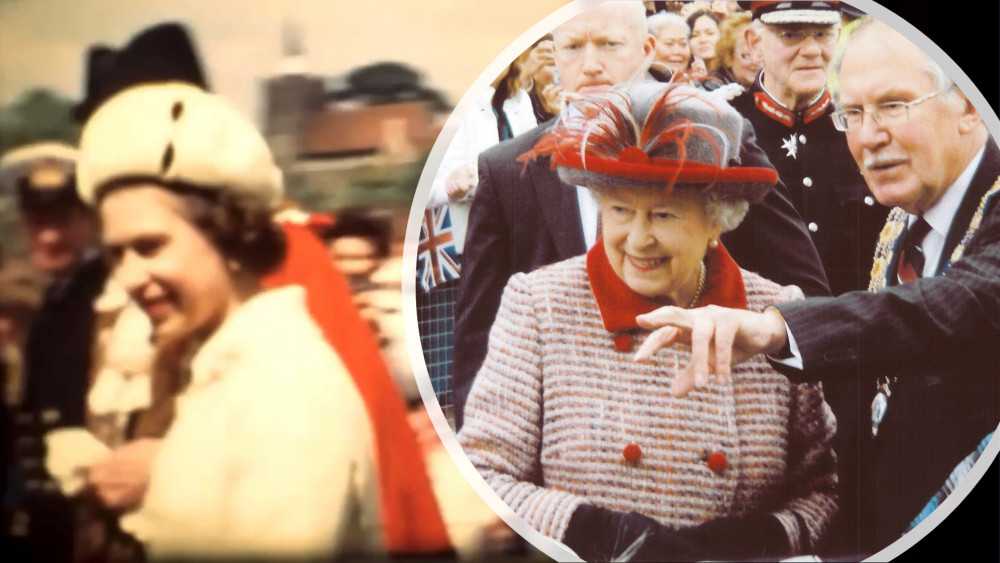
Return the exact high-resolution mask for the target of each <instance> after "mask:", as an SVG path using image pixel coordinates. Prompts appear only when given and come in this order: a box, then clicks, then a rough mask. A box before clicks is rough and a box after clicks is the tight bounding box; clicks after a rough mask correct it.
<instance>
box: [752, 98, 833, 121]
mask: <svg viewBox="0 0 1000 563" xmlns="http://www.w3.org/2000/svg"><path fill="white" fill-rule="evenodd" d="M753 101H754V105H756V106H757V109H759V110H760V111H761V112H763V113H764V115H766V116H768V117H770V118H771V119H773V120H775V121H777V122H778V123H781V124H782V125H785V126H787V127H791V126H793V125H795V122H796V121H801V122H802V123H811V122H813V121H816V119H818V118H819V117H821V116H822V115H823V113H824V112H826V108H828V107H829V106H830V102H831V101H832V98H831V97H830V93H829V92H827V91H825V90H824V91H823V95H822V96H820V97H819V99H818V100H816V101H815V102H814V103H813V104H812V105H810V106H809V107H807V108H806V109H804V110H802V111H799V112H794V111H791V110H789V109H788V108H786V107H785V106H783V105H781V104H780V103H779V102H778V101H777V100H775V99H774V98H772V97H771V96H770V94H768V93H767V91H765V90H764V89H761V91H760V92H756V93H755V94H754V95H753Z"/></svg>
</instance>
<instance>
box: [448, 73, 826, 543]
mask: <svg viewBox="0 0 1000 563" xmlns="http://www.w3.org/2000/svg"><path fill="white" fill-rule="evenodd" d="M743 123H744V121H743V120H742V119H741V118H740V117H739V115H738V114H737V113H736V112H735V111H734V110H733V109H732V108H731V107H729V106H728V105H727V104H725V102H722V101H716V100H715V99H711V98H709V97H706V94H704V93H700V92H698V91H695V90H694V89H691V88H689V87H686V86H678V85H669V84H659V83H643V84H638V85H634V86H632V87H630V88H629V89H628V90H625V91H619V92H615V93H612V94H610V95H609V96H608V97H606V98H601V99H592V100H588V101H585V102H582V103H581V104H579V105H578V106H577V109H576V110H575V111H573V112H571V113H570V117H568V118H566V119H564V120H562V121H561V122H559V123H558V124H557V125H556V126H555V127H554V128H553V129H552V130H551V131H550V132H549V133H547V134H546V135H545V136H544V137H543V138H542V139H541V140H540V141H539V142H538V144H537V145H536V146H535V147H534V148H533V150H532V151H531V152H529V153H528V154H526V155H524V156H523V157H522V158H524V159H530V158H535V157H537V156H539V155H550V156H551V158H552V162H553V166H557V167H558V171H559V174H560V177H561V178H562V179H563V181H565V182H566V183H567V184H570V185H582V186H586V187H588V188H590V189H591V191H592V192H593V194H594V196H595V197H596V199H597V201H598V203H599V205H600V210H601V223H602V224H603V227H602V229H603V231H602V232H603V236H602V237H601V238H600V239H599V240H598V241H597V243H596V244H595V245H594V247H593V248H592V249H591V250H590V251H589V252H588V253H587V255H585V256H579V257H577V258H573V259H570V260H567V261H565V262H561V263H558V264H554V265H552V266H548V267H545V268H542V269H540V270H537V271H535V272H532V273H530V274H517V275H515V276H513V277H512V278H511V279H510V281H509V283H508V284H507V288H506V290H505V291H504V294H503V299H502V305H501V307H500V311H499V313H498V314H497V318H496V321H495V323H494V325H493V330H492V332H491V334H490V342H489V352H488V354H487V358H486V361H485V363H484V365H483V367H482V369H481V371H480V372H479V374H478V375H477V377H476V381H475V384H474V386H473V388H472V392H471V394H470V396H469V402H468V406H467V407H466V408H467V411H466V422H465V426H464V427H463V428H462V431H461V433H460V434H459V441H460V443H461V444H462V446H463V448H464V449H465V452H466V453H467V454H468V456H469V458H470V459H471V461H472V462H473V464H474V465H475V466H476V467H477V468H478V470H479V472H480V473H481V474H482V476H483V477H484V478H485V480H486V482H487V483H488V484H489V485H490V486H491V487H492V488H493V489H494V490H495V491H496V492H497V493H498V494H499V495H500V497H501V498H503V500H504V501H506V502H507V504H509V505H510V507H511V508H512V509H513V510H514V512H515V513H517V514H518V515H519V516H521V517H522V518H524V519H525V520H527V522H528V523H529V524H530V525H532V526H534V527H535V528H537V529H538V530H540V531H541V532H542V533H544V534H546V535H548V536H550V537H552V538H554V539H556V540H560V541H562V542H563V543H565V544H566V545H567V546H569V547H570V548H572V549H573V550H575V551H576V552H577V553H578V554H579V555H580V556H581V557H583V558H584V559H587V560H609V559H612V558H625V559H631V560H643V559H650V560H664V559H666V560H676V559H709V558H710V559H745V558H751V557H781V556H785V555H790V554H794V553H800V552H809V551H810V550H812V549H814V548H815V547H816V544H817V541H818V540H819V539H820V536H821V535H822V534H823V532H824V530H825V529H826V528H827V526H828V524H829V522H830V520H831V518H832V517H833V515H834V513H835V511H836V495H835V493H834V488H835V485H836V474H835V457H834V454H833V451H832V449H831V439H832V436H833V432H834V419H833V416H832V414H831V412H830V410H829V407H828V406H827V404H826V403H825V402H824V399H823V394H822V391H821V389H820V388H819V387H818V386H815V385H793V384H791V383H789V381H788V380H787V379H785V378H784V377H783V376H782V375H780V374H779V373H778V372H776V371H774V370H773V369H772V368H771V367H770V366H769V365H768V363H767V361H766V360H765V359H764V358H763V357H760V358H757V359H755V360H754V361H750V362H748V363H745V364H742V365H741V366H739V367H737V368H735V369H734V375H733V376H732V377H731V378H730V380H729V381H728V382H727V383H725V384H715V383H710V384H708V385H706V386H704V387H702V388H699V389H698V390H696V391H694V392H692V393H690V394H689V395H687V396H686V397H675V396H673V394H672V393H671V385H672V382H673V379H674V376H675V374H676V373H677V370H678V369H679V368H678V366H686V365H688V355H689V351H688V350H687V349H685V348H683V347H680V346H675V347H673V348H670V349H667V350H664V351H662V352H660V353H659V354H657V355H656V356H654V357H653V358H652V359H651V360H649V361H645V362H637V361H635V360H634V359H633V355H634V354H635V350H636V348H637V347H638V346H639V345H641V344H642V342H643V341H644V339H645V338H646V337H647V336H648V334H649V331H648V330H646V329H645V328H643V327H641V326H638V325H637V323H636V316H637V315H640V314H643V313H646V312H649V311H652V310H654V309H656V308H658V307H660V306H662V305H665V304H672V305H677V306H682V307H695V306H698V307H702V306H706V305H719V306H725V307H743V308H747V309H751V310H756V311H761V310H763V309H765V308H766V307H767V306H769V305H771V304H773V303H778V302H783V301H788V300H792V299H800V298H801V297H802V293H801V291H800V290H799V289H798V288H797V287H782V286H779V285H777V284H775V283H772V282H770V281H768V280H766V279H763V278H761V277H760V276H758V275H756V274H754V273H753V272H748V271H745V270H741V269H740V268H739V266H738V265H737V264H736V263H734V262H733V260H732V258H730V257H729V254H728V253H727V252H726V249H725V248H724V247H723V245H722V244H720V243H719V240H718V239H719V235H720V234H721V233H723V232H725V231H728V230H731V229H733V228H735V227H736V226H737V225H738V224H739V223H740V221H741V220H742V219H743V216H744V215H745V214H746V212H747V209H748V207H749V205H750V203H752V202H756V201H758V200H759V199H760V198H761V197H763V196H764V194H765V193H766V192H767V191H768V190H769V189H771V187H772V186H773V184H774V183H775V182H776V174H775V172H774V171H773V170H771V169H767V168H748V167H742V166H740V165H739V162H738V155H739V152H740V147H739V140H740V139H741V138H742V127H743ZM566 189H570V188H566Z"/></svg>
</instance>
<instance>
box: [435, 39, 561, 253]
mask: <svg viewBox="0 0 1000 563" xmlns="http://www.w3.org/2000/svg"><path fill="white" fill-rule="evenodd" d="M543 43H544V45H543ZM536 49H541V51H543V52H544V51H547V54H546V55H535V58H534V59H532V56H533V53H534V52H535V51H536ZM529 60H531V63H532V64H530V65H529V67H530V75H529V74H525V73H524V72H522V69H523V68H524V66H525V64H526V63H528V62H529ZM543 68H545V69H548V70H552V69H554V68H555V63H554V60H553V59H552V42H551V41H550V40H546V39H544V38H543V39H540V40H539V42H538V43H536V44H535V45H533V46H532V47H531V48H530V49H528V50H527V51H525V52H524V53H522V54H521V55H520V56H519V57H518V58H516V59H514V60H513V61H512V62H511V63H510V64H509V65H508V66H507V68H506V70H504V72H502V73H501V74H500V76H498V77H497V78H496V80H494V81H493V84H492V86H491V87H490V88H489V89H488V90H487V91H486V92H485V93H484V94H483V96H482V97H480V99H479V100H478V101H477V103H476V106H475V107H474V108H473V109H472V111H471V112H470V113H469V115H468V116H467V117H466V118H465V121H463V122H462V125H461V126H460V127H459V128H458V131H457V132H456V133H455V137H454V139H452V141H451V144H450V145H449V146H448V151H447V152H446V153H445V154H444V158H443V159H442V160H441V166H440V168H438V173H437V175H436V176H435V177H434V182H433V183H432V184H431V193H430V196H429V199H428V201H427V207H428V208H432V207H438V206H440V205H445V204H447V205H448V208H449V211H450V213H451V224H452V228H453V233H454V240H455V249H456V251H457V252H458V253H459V254H461V253H462V251H463V249H464V248H465V231H466V228H467V226H468V223H469V212H470V209H471V206H472V198H473V197H474V196H475V195H476V187H477V186H478V185H479V174H478V170H477V162H478V159H479V153H480V152H482V151H484V150H486V149H488V148H490V147H492V146H493V145H495V144H497V143H499V142H500V141H505V140H507V139H510V138H512V137H514V136H517V135H520V134H521V133H524V132H525V131H527V130H529V129H532V128H534V127H535V126H536V125H538V121H537V117H536V113H535V108H534V106H533V104H532V100H531V97H530V95H529V92H528V90H526V89H525V87H526V86H528V87H530V88H533V87H534V85H535V82H534V76H535V75H536V74H541V73H540V72H539V71H540V70H542V69H543ZM539 85H541V84H540V83H539ZM542 98H545V96H544V95H543V96H542Z"/></svg>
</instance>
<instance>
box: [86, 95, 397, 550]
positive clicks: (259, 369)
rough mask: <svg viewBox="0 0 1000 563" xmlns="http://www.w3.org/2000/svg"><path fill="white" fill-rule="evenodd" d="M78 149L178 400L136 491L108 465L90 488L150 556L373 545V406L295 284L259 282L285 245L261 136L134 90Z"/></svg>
mask: <svg viewBox="0 0 1000 563" xmlns="http://www.w3.org/2000/svg"><path fill="white" fill-rule="evenodd" d="M124 139H127V140H128V141H127V142H125V141H123V140H124ZM80 155H81V156H80V160H79V165H78V169H77V173H78V178H79V190H80V195H81V198H82V199H83V200H84V201H86V202H88V203H91V204H93V205H94V206H95V207H96V208H97V211H98V213H99V217H100V221H101V235H102V239H103V241H104V243H105V246H106V249H107V250H106V252H107V256H108V259H109V263H110V266H111V273H112V276H113V277H114V279H115V280H116V281H118V282H119V283H120V285H121V286H122V287H123V288H124V289H125V290H126V291H127V292H128V294H129V296H130V297H131V298H132V300H134V301H135V302H136V303H137V304H138V305H139V306H140V307H141V308H142V310H143V311H144V312H145V313H146V315H147V316H148V317H149V319H150V321H151V323H152V326H153V340H154V343H155V344H156V348H157V356H158V361H157V366H158V368H157V375H156V377H157V378H158V379H161V380H162V379H167V378H169V379H172V383H171V385H170V386H171V387H172V388H173V389H174V392H175V393H176V409H175V414H174V417H173V420H172V422H171V423H170V425H169V429H168V430H167V432H166V434H165V435H164V436H163V438H162V439H150V440H145V441H143V445H144V448H143V450H144V452H145V454H143V455H142V456H140V457H141V459H140V457H136V458H134V459H131V460H130V461H131V462H132V463H133V465H132V467H131V469H130V470H131V471H140V472H141V473H145V474H148V477H147V482H146V483H145V484H144V485H143V486H142V487H141V488H140V490H139V493H138V498H133V499H131V500H123V499H121V498H119V496H120V495H117V494H115V491H114V487H113V486H112V484H111V483H110V481H113V480H114V475H113V474H112V473H113V470H116V469H115V466H114V465H113V464H111V463H108V464H102V465H98V466H95V467H94V468H92V469H91V470H90V471H89V472H88V474H87V475H88V480H89V481H90V483H89V484H90V486H92V487H93V488H94V490H95V491H96V492H97V495H98V496H99V497H100V498H101V499H102V500H103V501H104V502H105V503H107V504H109V505H111V507H112V508H115V509H118V510H122V509H124V510H125V511H126V514H125V515H124V517H123V518H122V520H121V526H122V528H123V529H125V530H126V531H128V532H130V533H132V534H133V535H134V536H135V537H136V538H138V539H139V540H141V541H142V542H143V544H144V545H145V547H146V549H147V552H148V554H149V555H150V557H152V558H155V559H160V558H177V557H196V558H204V557H209V556H212V557H220V556H221V557H227V558H231V557H254V558H259V557H265V558H273V557H275V556H280V557H292V558H298V557H305V556H309V557H313V556H323V555H327V554H330V553H333V552H335V551H348V552H355V551H366V552H367V551H379V550H380V549H381V547H380V541H381V539H382V538H381V536H382V533H383V528H382V525H381V523H380V514H379V512H380V509H379V507H380V503H379V480H378V476H377V471H376V467H375V462H374V460H375V444H374V442H375V440H374V432H373V429H372V424H371V423H370V418H369V416H368V414H367V413H366V410H365V402H364V400H363V399H362V397H361V395H360V394H359V390H358V388H357V387H356V385H355V383H354V381H353V380H352V378H351V375H350V374H349V373H348V371H347V369H346V367H345V364H344V361H342V359H341V357H340V355H339V354H338V353H337V352H335V351H334V349H333V348H332V347H331V346H330V345H328V344H327V342H326V340H325V339H324V333H323V329H322V328H321V327H320V326H319V325H318V324H317V322H316V321H314V320H313V318H312V316H311V314H310V309H309V308H308V304H307V295H306V292H305V291H304V288H303V287H301V286H295V285H287V286H284V287H280V288H275V289H265V287H264V279H265V276H266V275H268V274H269V273H271V272H272V271H275V270H276V269H277V268H278V267H279V266H280V265H281V264H282V263H283V260H284V259H285V254H286V238H285V237H284V236H283V231H282V229H281V227H279V226H278V225H277V224H276V223H274V222H273V221H272V219H271V217H272V214H273V212H274V211H275V210H276V207H277V204H278V203H279V202H280V200H281V196H282V185H281V176H280V174H279V173H278V172H277V169H276V168H275V167H274V164H273V160H272V158H271V154H270V151H269V150H268V148H267V146H266V144H265V143H264V140H263V138H261V136H260V134H259V133H258V132H257V131H256V129H255V128H254V126H253V125H252V124H251V123H250V122H249V121H247V120H246V119H245V118H243V117H242V116H241V115H240V114H239V113H238V112H236V111H235V110H234V109H233V108H232V107H231V106H229V105H228V104H227V103H225V102H223V101H222V100H221V99H220V98H218V97H216V96H214V95H211V94H208V93H206V92H204V91H203V90H201V89H200V88H197V87H194V86H189V85H183V84H179V83H165V84H157V85H148V86H137V87H133V88H130V89H127V90H125V91H124V92H122V93H120V94H117V95H116V96H114V97H112V98H111V99H110V100H108V101H107V102H105V103H104V104H103V105H102V106H100V107H99V108H98V109H97V111H96V112H95V113H94V115H93V116H92V117H91V118H90V120H89V121H88V122H87V125H86V127H85V128H84V131H83V135H82V140H81V147H80ZM291 241H292V239H289V243H288V245H287V246H288V248H289V250H291V249H292V248H293V247H292V246H291ZM317 245H318V242H317ZM318 248H321V247H318ZM320 253H322V250H320ZM154 392H155V388H154ZM345 428H350V429H351V432H349V433H347V434H345V433H344V432H343V430H344V429H345ZM131 451H133V452H135V451H136V450H135V448H132V449H131ZM112 461H113V460H112ZM275 514H281V518H280V519H277V520H275V519H274V518H273V517H274V515H275Z"/></svg>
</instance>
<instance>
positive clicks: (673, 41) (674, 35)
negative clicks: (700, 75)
mask: <svg viewBox="0 0 1000 563" xmlns="http://www.w3.org/2000/svg"><path fill="white" fill-rule="evenodd" d="M646 21H647V22H648V24H649V34H650V35H652V36H653V37H654V38H655V39H656V51H655V53H654V55H653V62H654V64H661V65H664V66H666V67H667V68H668V69H669V70H670V72H671V73H673V74H674V75H676V74H678V73H681V72H684V71H685V70H687V69H688V67H689V65H690V64H691V62H692V61H691V47H690V46H689V45H688V36H689V35H691V28H689V27H688V24H687V22H685V21H684V18H682V17H680V16H679V15H677V14H673V13H670V12H660V13H658V14H653V15H652V16H649V17H648V18H646Z"/></svg>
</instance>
